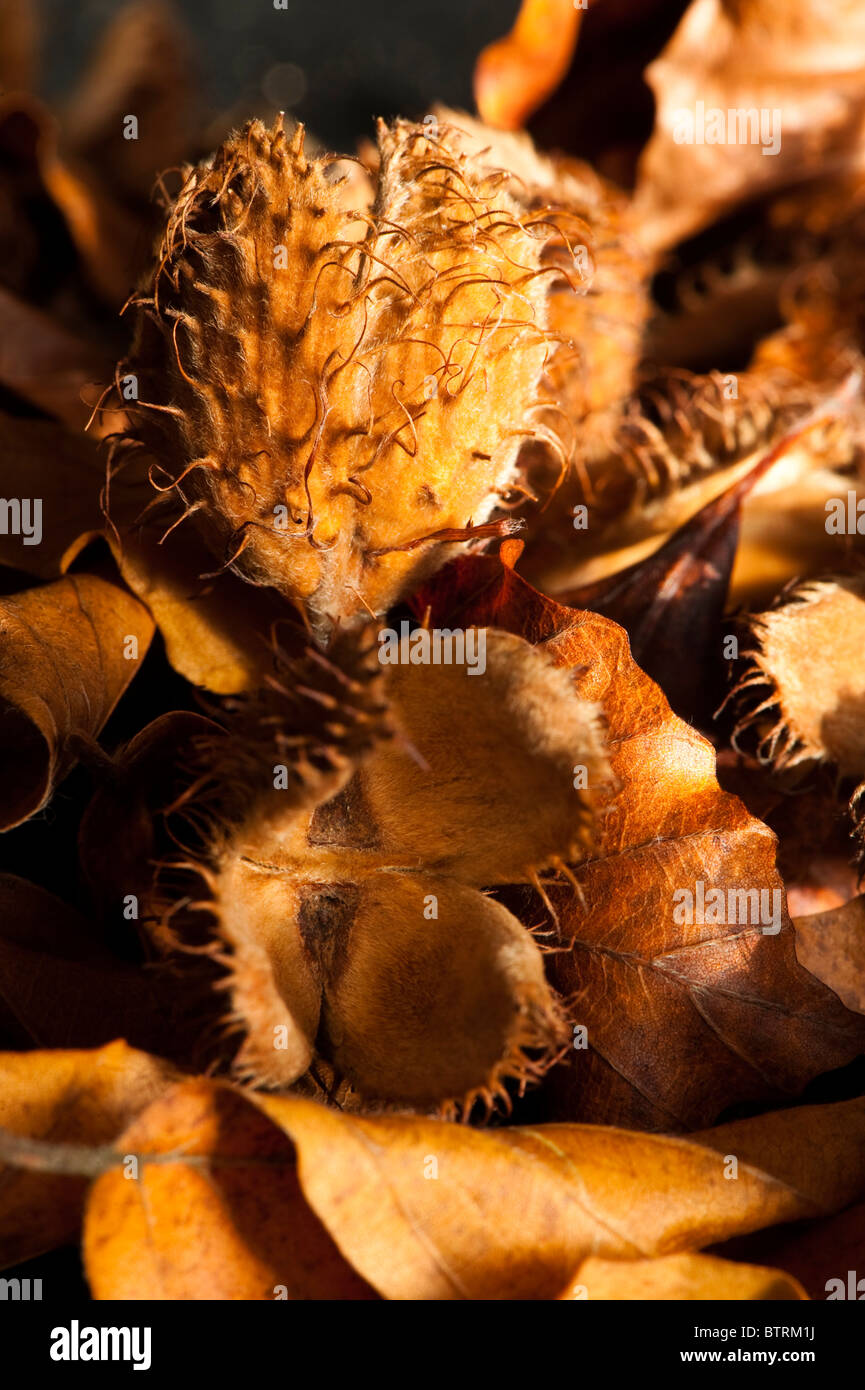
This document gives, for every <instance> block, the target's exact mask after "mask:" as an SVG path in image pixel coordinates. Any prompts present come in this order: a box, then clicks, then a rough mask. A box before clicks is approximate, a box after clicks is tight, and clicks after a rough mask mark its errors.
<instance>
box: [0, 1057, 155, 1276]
mask: <svg viewBox="0 0 865 1390" xmlns="http://www.w3.org/2000/svg"><path fill="white" fill-rule="evenodd" d="M177 1079H178V1073H177V1072H176V1071H175V1070H174V1068H173V1067H170V1066H169V1065H168V1063H167V1062H162V1061H159V1060H158V1059H157V1058H155V1057H149V1056H148V1055H147V1054H146V1053H144V1052H136V1051H134V1050H133V1049H132V1048H130V1047H127V1045H126V1043H123V1042H113V1043H110V1044H109V1045H108V1046H107V1047H103V1048H102V1049H101V1050H100V1051H98V1052H92V1051H82V1052H64V1051H59V1050H58V1051H50V1052H26V1053H20V1054H16V1053H12V1052H7V1053H2V1054H0V1127H2V1129H4V1130H11V1131H12V1133H13V1134H16V1135H18V1134H20V1135H26V1136H28V1137H29V1138H31V1139H44V1140H49V1141H51V1142H52V1143H55V1144H57V1143H76V1144H89V1145H92V1144H106V1143H109V1142H110V1141H111V1140H112V1139H114V1138H115V1137H116V1136H117V1135H118V1134H120V1132H121V1131H122V1130H123V1129H125V1128H126V1126H127V1125H128V1124H129V1122H130V1120H131V1119H132V1118H133V1116H135V1115H136V1114H138V1112H139V1111H140V1110H142V1109H143V1108H144V1107H145V1106H147V1105H149V1104H150V1102H151V1101H152V1100H155V1098H156V1097H157V1096H158V1095H159V1094H160V1092H161V1091H163V1090H164V1089H165V1088H166V1087H167V1086H168V1085H170V1084H171V1083H172V1082H173V1081H175V1080H177ZM0 1138H2V1137H0ZM86 1188H87V1183H86V1181H85V1180H84V1179H83V1178H80V1177H74V1176H59V1175H55V1174H51V1175H46V1174H42V1173H34V1172H26V1171H24V1172H22V1171H19V1170H18V1169H15V1168H9V1167H4V1168H2V1169H0V1265H2V1266H3V1267H5V1266H7V1265H12V1264H17V1263H18V1262H19V1261H21V1260H26V1259H30V1258H31V1257H32V1256H34V1255H38V1254H41V1253H42V1252H43V1251H45V1250H51V1249H53V1248H54V1247H55V1246H58V1245H63V1244H65V1243H66V1242H67V1241H69V1240H73V1239H74V1238H75V1236H76V1235H77V1233H78V1229H79V1225H80V1220H81V1208H82V1204H83V1200H84V1195H85V1192H86Z"/></svg>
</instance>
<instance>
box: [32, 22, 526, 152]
mask: <svg viewBox="0 0 865 1390" xmlns="http://www.w3.org/2000/svg"><path fill="white" fill-rule="evenodd" d="M122 7H123V6H122V3H121V0H73V2H72V3H71V4H70V3H69V0H43V6H42V11H43V15H44V21H43V25H44V28H43V43H44V81H43V90H44V92H45V94H46V95H48V96H51V97H55V98H56V97H61V96H62V95H63V93H64V91H66V90H68V88H69V85H70V83H71V81H72V78H73V77H74V75H75V74H76V73H77V72H80V71H81V69H82V67H83V65H84V63H85V61H86V57H87V54H88V52H89V51H91V50H92V48H93V46H94V45H95V44H96V43H97V42H98V39H99V36H100V33H101V32H102V30H103V29H104V28H105V25H106V23H107V22H108V21H109V20H110V19H111V17H112V15H114V14H116V13H117V12H118V11H119V10H120V9H121V8H122ZM172 8H173V9H174V11H175V13H176V14H178V15H179V16H181V18H182V19H183V21H184V22H185V24H186V27H187V29H188V30H189V32H190V34H191V36H192V40H193V44H194V48H195V51H196V54H197V61H198V66H199V71H200V76H201V82H202V89H203V93H204V97H205V101H206V102H207V105H208V106H209V107H210V108H211V109H212V110H213V111H214V112H218V111H222V110H226V109H228V108H232V107H234V106H235V105H244V106H251V107H252V108H253V109H254V107H255V105H256V103H257V102H260V101H262V100H269V101H270V102H271V103H272V104H273V105H276V106H285V108H286V109H287V110H290V111H292V112H293V114H295V115H296V116H297V117H299V119H300V120H302V121H304V122H305V123H306V124H307V125H308V126H309V128H310V130H311V131H312V132H313V133H314V134H315V135H317V136H318V137H319V138H320V139H321V140H322V141H323V142H324V143H325V144H326V145H328V146H331V147H334V148H338V147H345V146H346V145H350V146H353V144H354V140H355V138H356V137H357V135H359V134H364V133H366V132H369V131H370V130H371V126H372V120H373V117H375V116H384V117H390V116H395V115H397V114H399V115H404V116H414V117H421V116H423V115H424V113H425V112H426V111H427V109H428V108H429V106H430V105H431V103H432V102H433V101H436V100H439V101H443V102H446V103H448V104H450V105H454V106H461V107H470V108H472V107H473V101H472V86H471V75H472V68H473V66H474V62H475V59H476V57H477V55H478V52H479V51H480V49H481V48H482V47H483V46H484V45H485V44H487V43H489V42H490V41H491V40H492V39H495V38H499V37H501V36H502V35H503V34H505V33H506V32H507V30H508V29H509V28H510V27H511V24H512V23H513V20H514V17H515V15H516V13H517V10H518V8H519V6H518V3H517V0H430V2H429V3H422V0H402V3H401V2H400V0H356V3H346V0H288V9H286V10H275V9H274V8H273V0H174V3H173V6H172Z"/></svg>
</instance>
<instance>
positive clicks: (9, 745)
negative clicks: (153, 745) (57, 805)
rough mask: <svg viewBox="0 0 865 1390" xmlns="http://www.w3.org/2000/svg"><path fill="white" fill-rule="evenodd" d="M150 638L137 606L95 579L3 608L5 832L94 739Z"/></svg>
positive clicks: (77, 580) (40, 801) (0, 726)
mask: <svg viewBox="0 0 865 1390" xmlns="http://www.w3.org/2000/svg"><path fill="white" fill-rule="evenodd" d="M153 633H154V625H153V621H152V619H151V618H150V615H149V613H148V612H147V610H146V608H144V606H143V604H141V603H139V602H138V600H137V599H136V598H133V596H132V595H131V594H130V593H127V591H126V590H125V589H121V588H119V587H118V586H117V585H116V584H111V583H109V582H108V581H106V580H104V579H100V578H98V577H96V576H95V575H88V574H76V575H73V576H70V577H67V578H66V579H60V580H58V581H57V582H56V583H54V584H46V585H44V586H42V587H41V588H37V589H30V590H28V591H27V592H26V593H23V594H18V595H15V596H14V597H7V598H4V599H2V601H0V715H2V722H0V739H2V745H3V750H4V754H5V759H6V777H5V792H6V795H5V800H4V806H3V813H2V824H3V827H4V828H5V829H8V828H9V827H11V826H13V825H18V824H19V823H20V822H21V821H23V820H26V819H27V817H28V816H32V815H33V814H34V813H35V812H36V811H38V810H39V809H40V808H41V807H42V806H44V805H45V804H46V803H47V802H48V800H49V799H50V797H51V794H52V792H53V790H54V787H55V785H56V784H57V782H58V781H59V780H60V779H61V778H62V777H63V776H64V775H65V774H66V772H68V770H69V768H70V766H71V765H72V763H73V762H74V761H75V760H76V757H77V755H78V752H79V751H80V749H81V748H82V747H84V746H86V745H87V744H88V742H92V741H93V740H94V739H95V738H96V736H97V735H98V733H99V731H100V729H101V728H102V726H103V724H104V723H105V721H106V719H107V718H108V716H109V715H110V713H111V711H112V710H113V708H114V706H115V705H116V703H117V701H118V700H119V699H120V696H121V695H122V694H123V692H124V690H125V689H126V687H127V685H128V684H129V682H130V681H131V680H132V678H133V676H134V675H135V673H136V671H137V670H138V668H139V666H140V664H141V662H142V661H143V659H144V656H145V654H146V652H147V649H148V647H149V645H150V640H151V638H152V636H153ZM133 639H134V641H133Z"/></svg>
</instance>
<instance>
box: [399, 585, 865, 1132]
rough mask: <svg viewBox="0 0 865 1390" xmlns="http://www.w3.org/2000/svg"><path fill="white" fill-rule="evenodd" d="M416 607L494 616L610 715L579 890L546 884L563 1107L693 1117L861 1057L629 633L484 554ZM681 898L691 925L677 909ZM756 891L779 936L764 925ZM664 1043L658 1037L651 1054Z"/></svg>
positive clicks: (683, 1123) (771, 842)
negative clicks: (605, 798) (598, 811)
mask: <svg viewBox="0 0 865 1390" xmlns="http://www.w3.org/2000/svg"><path fill="white" fill-rule="evenodd" d="M418 601H419V602H420V603H423V602H429V603H431V604H432V621H433V622H441V623H444V622H447V623H453V622H477V623H485V622H491V623H495V624H497V625H499V626H503V627H506V628H509V629H511V630H516V631H519V632H522V633H523V634H524V635H525V636H526V637H527V638H528V639H529V640H531V641H532V642H534V643H542V644H543V648H544V650H545V651H546V652H548V653H549V654H550V655H551V656H553V657H554V659H555V660H556V662H557V663H558V664H560V665H561V666H563V667H565V668H567V669H569V670H571V671H572V672H573V673H574V685H575V689H576V691H577V692H578V694H579V695H580V696H581V698H583V699H586V700H590V701H597V702H598V703H599V704H600V705H601V706H602V708H603V711H604V715H605V717H606V722H607V727H608V734H609V741H610V762H611V766H612V769H613V773H614V775H615V776H616V778H617V779H618V782H619V784H620V788H621V790H620V791H619V793H618V796H617V797H616V799H615V800H613V801H612V802H611V803H610V805H609V807H608V809H607V810H606V812H605V813H604V814H603V815H602V816H601V817H600V819H599V834H598V839H597V842H596V844H595V847H594V849H593V850H592V852H591V853H590V855H589V856H588V858H587V860H586V861H585V862H584V863H582V864H580V865H578V866H575V867H574V870H573V872H574V877H575V878H576V881H577V883H578V885H579V891H575V890H574V889H573V888H570V887H559V886H558V885H555V884H551V885H549V886H548V889H547V892H548V895H549V898H550V901H551V903H552V904H553V906H554V908H555V910H556V912H557V914H558V918H559V932H560V936H561V940H562V942H563V944H565V945H566V946H567V947H568V948H569V949H567V950H565V951H563V952H562V953H560V954H557V955H555V956H553V957H552V960H553V962H554V966H553V970H552V978H553V980H554V983H555V984H556V986H557V988H558V989H559V990H560V991H561V992H562V993H563V994H564V995H565V996H566V997H567V999H568V1000H569V1001H570V1017H571V1021H572V1022H573V1024H574V1025H575V1026H576V1025H582V1026H583V1027H585V1028H586V1029H587V1030H588V1048H587V1049H586V1050H583V1049H579V1050H577V1049H576V1048H575V1050H574V1052H573V1055H572V1057H571V1059H570V1062H569V1064H568V1065H567V1066H566V1067H561V1068H558V1069H557V1070H556V1071H554V1072H553V1073H552V1075H551V1077H550V1079H549V1081H548V1083H547V1085H548V1089H550V1088H552V1087H555V1088H556V1089H557V1090H558V1107H559V1108H558V1110H557V1113H558V1114H564V1115H566V1116H567V1117H568V1118H571V1117H574V1116H578V1117H581V1118H583V1117H585V1118H591V1119H593V1120H600V1121H606V1122H610V1121H614V1122H617V1123H628V1124H633V1125H639V1126H645V1127H648V1128H662V1127H663V1128H673V1127H677V1128H678V1127H683V1128H689V1127H694V1126H696V1125H699V1124H705V1123H706V1122H709V1121H711V1120H713V1119H714V1118H715V1117H716V1116H717V1115H718V1114H719V1113H720V1112H721V1111H722V1110H723V1109H724V1107H725V1106H728V1105H731V1104H733V1103H734V1102H741V1101H745V1100H757V1099H766V1098H769V1097H772V1096H778V1095H780V1094H783V1093H785V1092H786V1093H788V1094H791V1093H792V1094H795V1093H796V1092H798V1091H799V1090H801V1088H802V1087H803V1086H804V1085H805V1083H806V1082H807V1081H808V1080H809V1079H810V1078H811V1077H813V1076H816V1075H818V1074H819V1073H820V1072H822V1071H826V1070H828V1069H830V1068H833V1067H837V1066H840V1065H841V1064H842V1063H844V1062H847V1061H849V1060H851V1059H852V1058H853V1057H855V1056H856V1055H857V1053H858V1052H860V1051H861V1050H862V1048H863V1046H865V1028H863V1025H862V1023H861V1020H860V1019H858V1017H857V1016H855V1015H852V1014H850V1013H848V1012H847V1011H846V1010H845V1009H843V1008H842V1007H841V1006H840V1005H839V1002H838V1000H837V999H836V998H835V996H834V995H833V994H832V993H831V991H829V990H827V989H826V988H825V987H823V986H821V985H818V984H817V982H816V981H815V980H814V979H813V977H812V976H810V975H809V974H808V973H807V972H806V971H804V970H802V968H801V967H800V966H799V965H798V963H797V961H796V957H795V951H794V944H793V931H792V927H791V925H790V922H789V918H788V917H787V914H786V909H785V907H784V892H783V885H782V883H781V880H780V877H779V876H778V873H777V870H776V867H775V851H776V841H775V837H774V835H772V833H771V832H770V831H769V830H768V829H767V827H766V826H765V825H763V824H762V823H761V822H760V821H758V820H756V819H755V818H754V817H753V816H751V815H750V814H749V813H748V812H747V811H746V809H745V807H744V806H743V805H742V803H741V802H740V801H739V800H738V799H737V798H736V797H733V796H730V795H728V794H726V793H724V792H722V791H721V789H720V788H719V786H718V783H717V780H716V777H715V757H714V752H713V750H712V748H711V746H710V744H709V743H708V742H707V741H706V740H705V739H704V738H702V736H701V735H700V734H698V733H697V732H696V731H695V730H694V729H692V728H690V727H689V726H688V725H687V724H684V723H683V722H682V721H681V720H679V719H677V718H675V716H674V715H673V714H672V713H671V711H670V708H669V706H668V704H667V702H666V700H665V698H664V696H663V694H662V693H661V691H660V690H659V689H658V687H657V686H655V685H654V683H653V682H652V681H651V680H649V678H648V677H647V676H645V675H644V674H643V673H642V672H641V671H640V669H639V667H638V666H636V664H635V663H634V661H633V660H632V658H631V656H630V654H629V651H628V644H627V637H626V635H625V633H624V632H623V631H622V629H621V628H619V627H617V626H616V624H614V623H610V622H609V621H608V620H607V619H604V618H601V617H598V616H596V615H594V614H589V613H581V612H579V611H578V610H574V609H568V608H564V607H562V606H561V605H559V604H557V603H555V602H554V601H553V600H551V599H546V598H544V597H542V596H541V595H540V594H538V593H536V592H535V591H534V590H532V589H531V588H530V586H529V585H527V584H526V583H525V582H524V581H523V580H521V579H520V578H518V576H517V575H516V574H515V573H514V572H513V570H512V569H509V568H507V566H506V565H502V564H501V563H500V561H498V560H495V559H492V558H488V559H471V560H464V561H460V562H458V563H457V564H456V565H454V566H452V567H451V569H450V570H449V571H448V572H447V573H446V574H445V575H444V576H442V577H441V579H440V581H439V583H438V584H437V586H436V591H435V592H434V591H433V590H432V588H429V589H428V590H427V591H426V592H424V593H422V594H421V595H420V596H419V600H418ZM590 785H591V783H590ZM699 882H702V883H703V884H704V890H705V892H706V893H707V894H708V893H709V891H710V890H711V889H718V890H719V891H720V892H721V893H722V895H723V908H724V920H722V922H721V923H715V922H712V921H709V922H707V923H700V922H699V921H698V920H696V916H697V913H696V902H697V898H696V895H697V892H698V890H697V884H698V883H699ZM685 891H687V892H690V893H691V895H692V898H691V903H692V907H693V908H694V917H695V921H694V923H693V924H688V923H687V921H685V922H677V921H676V919H675V917H674V909H676V908H677V907H678V909H679V915H680V916H684V915H685V911H686V908H687V900H686V899H683V898H679V899H678V901H677V899H675V898H674V896H673V895H674V892H675V893H681V892H685ZM731 891H732V892H733V893H734V894H737V895H738V894H740V893H746V894H747V893H753V892H755V891H756V892H757V893H758V895H759V894H760V893H765V894H767V895H768V896H767V897H766V899H765V900H762V899H761V900H760V911H759V914H757V913H755V912H754V906H755V904H754V901H753V900H752V899H750V898H749V899H747V901H746V900H745V899H742V898H739V897H738V896H735V897H734V898H733V900H732V904H733V908H734V911H733V912H732V913H731V912H730V911H729V908H730V902H731V900H730V897H729V894H730V892H731ZM773 895H775V896H773ZM764 902H765V908H770V907H771V908H772V909H773V912H774V910H775V909H777V921H775V920H773V921H772V926H775V925H777V926H778V931H777V933H774V934H764V933H763V931H762V925H763V923H762V917H763V915H764ZM717 905H718V902H717V899H715V900H714V907H713V906H712V904H711V903H710V904H707V908H709V909H710V910H711V911H712V912H713V913H714V915H719V914H718V912H717V911H716V910H715V909H716V908H717ZM740 912H744V913H745V917H746V920H745V924H744V925H743V924H741V923H738V922H737V921H736V920H735V918H737V917H738V915H739V913H740ZM730 915H731V916H733V918H734V920H733V921H727V920H726V918H727V917H728V916H730ZM765 915H766V917H767V918H768V917H769V913H768V912H766V913H765ZM755 919H757V920H755ZM765 925H766V926H769V925H770V923H769V921H768V920H767V921H766V922H765ZM657 1036H663V1037H664V1039H665V1045H664V1047H663V1048H661V1049H657V1048H654V1047H653V1048H647V1046H646V1038H647V1037H657Z"/></svg>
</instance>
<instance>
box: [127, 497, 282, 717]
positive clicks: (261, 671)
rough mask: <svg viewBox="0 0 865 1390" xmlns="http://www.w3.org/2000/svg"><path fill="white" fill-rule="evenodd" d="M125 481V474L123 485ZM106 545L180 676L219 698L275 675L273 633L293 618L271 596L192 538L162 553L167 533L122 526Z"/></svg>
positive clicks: (254, 688)
mask: <svg viewBox="0 0 865 1390" xmlns="http://www.w3.org/2000/svg"><path fill="white" fill-rule="evenodd" d="M123 477H124V474H123V473H121V474H120V478H119V481H120V482H122V480H123ZM111 514H112V518H114V517H117V520H118V522H119V523H120V525H119V529H118V531H117V532H116V533H115V532H114V531H112V532H109V533H108V534H107V536H106V539H107V540H108V541H109V543H110V545H111V550H112V554H113V555H114V559H115V561H116V564H117V567H118V569H119V570H120V573H121V574H122V576H123V578H124V580H125V581H126V583H127V584H128V585H129V587H130V589H131V590H132V591H133V593H135V594H137V596H138V597H139V599H141V601H142V603H145V604H146V605H147V607H148V608H149V610H150V612H151V613H152V614H153V618H154V620H155V622H156V623H157V625H158V627H159V631H160V633H161V634H162V638H163V641H164V642H165V649H166V654H167V656H168V659H169V661H170V662H171V664H172V666H173V667H174V669H175V670H176V671H179V672H180V674H181V675H182V676H185V677H186V679H187V680H189V681H192V683H193V685H198V686H202V687H203V688H204V689H205V690H210V691H212V692H213V693H214V694H217V695H236V694H239V693H240V692H242V691H247V690H256V689H257V688H258V687H259V686H260V685H261V684H262V683H263V681H264V678H265V676H266V674H267V673H268V672H269V671H270V669H271V667H272V664H273V663H272V656H271V644H270V640H269V638H270V632H271V629H272V627H273V625H274V624H275V623H277V622H280V620H281V621H282V622H289V621H290V620H291V611H290V610H287V609H286V606H285V604H284V603H283V602H282V601H281V600H280V599H279V598H278V596H277V594H276V593H275V592H274V591H273V590H272V589H267V588H253V587H252V586H251V585H249V584H244V583H243V582H242V580H240V579H238V578H237V576H236V575H234V574H231V573H229V572H227V571H225V572H223V573H222V574H219V575H214V574H213V568H214V565H213V557H212V555H211V554H210V552H209V551H208V550H207V549H206V547H205V546H204V545H203V544H202V542H201V541H200V539H199V538H198V537H197V536H195V535H190V534H189V533H188V532H187V534H186V536H185V537H184V543H183V545H180V546H178V545H174V546H171V545H164V546H163V545H161V544H160V538H161V537H162V536H163V535H164V534H165V527H164V526H160V527H159V528H158V529H157V528H154V527H152V526H140V527H139V526H134V525H130V526H125V527H124V526H123V525H122V514H121V509H120V507H119V506H118V507H115V505H114V503H113V502H112V505H111Z"/></svg>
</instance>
